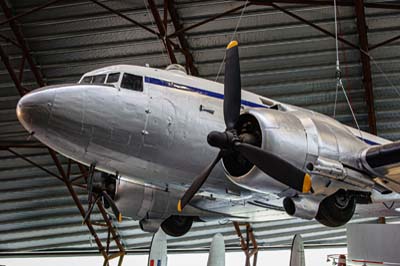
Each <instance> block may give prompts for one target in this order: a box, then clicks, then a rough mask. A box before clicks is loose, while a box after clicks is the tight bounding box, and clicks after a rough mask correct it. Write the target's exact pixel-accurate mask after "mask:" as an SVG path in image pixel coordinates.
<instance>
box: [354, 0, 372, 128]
mask: <svg viewBox="0 0 400 266" xmlns="http://www.w3.org/2000/svg"><path fill="white" fill-rule="evenodd" d="M354 6H355V12H356V18H357V30H358V36H359V41H360V48H361V50H362V52H360V56H361V64H362V70H363V85H364V89H365V100H366V103H367V107H368V125H369V131H370V132H371V133H372V134H375V135H376V134H377V128H376V116H375V106H374V93H373V85H372V73H371V62H370V58H369V56H368V35H367V24H366V21H365V10H364V0H354Z"/></svg>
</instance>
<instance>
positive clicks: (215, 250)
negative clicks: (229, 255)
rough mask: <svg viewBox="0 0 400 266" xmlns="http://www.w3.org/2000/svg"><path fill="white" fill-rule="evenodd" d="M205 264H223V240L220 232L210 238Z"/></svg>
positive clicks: (212, 265) (214, 265) (221, 265)
mask: <svg viewBox="0 0 400 266" xmlns="http://www.w3.org/2000/svg"><path fill="white" fill-rule="evenodd" d="M207 266H225V242H224V237H223V236H222V235H221V234H216V235H214V237H213V239H212V242H211V247H210V253H209V255H208V261H207Z"/></svg>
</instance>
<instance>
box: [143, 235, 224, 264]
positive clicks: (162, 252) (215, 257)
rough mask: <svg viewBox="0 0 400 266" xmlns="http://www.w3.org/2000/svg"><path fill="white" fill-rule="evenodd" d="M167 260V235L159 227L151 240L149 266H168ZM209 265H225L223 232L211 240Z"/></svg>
mask: <svg viewBox="0 0 400 266" xmlns="http://www.w3.org/2000/svg"><path fill="white" fill-rule="evenodd" d="M167 261H168V258H167V236H166V235H165V233H164V231H162V230H160V229H159V230H158V231H157V232H156V233H155V234H154V236H153V239H152V241H151V247H150V254H149V263H148V266H167ZM188 264H190V263H188ZM207 266H225V242H224V237H223V236H222V235H221V234H216V235H214V237H213V239H212V241H211V246H210V252H209V254H208V260H207Z"/></svg>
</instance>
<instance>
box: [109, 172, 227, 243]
mask: <svg viewBox="0 0 400 266" xmlns="http://www.w3.org/2000/svg"><path fill="white" fill-rule="evenodd" d="M113 180H115V178H113ZM103 182H105V180H103ZM114 187H115V188H116V189H115V193H114V198H115V203H116V205H117V206H118V208H119V210H120V211H121V213H122V214H123V216H127V217H131V218H132V219H134V220H139V221H140V222H139V225H140V227H141V229H142V230H143V231H146V232H153V233H154V232H156V231H157V230H158V228H160V227H161V228H162V229H163V230H164V232H165V233H167V234H168V235H170V236H181V235H184V234H185V233H187V232H188V231H189V230H190V228H191V226H192V223H193V221H194V220H196V219H201V220H208V219H215V218H221V217H222V216H221V214H218V213H213V212H209V211H205V210H201V209H197V208H195V207H193V206H190V205H189V206H187V207H186V208H185V209H184V210H183V211H182V212H178V210H177V208H176V206H177V202H178V200H179V198H180V196H181V195H182V193H183V192H182V191H177V190H174V189H168V190H167V189H161V188H158V187H155V186H152V185H147V184H139V183H135V182H133V181H131V180H130V179H124V178H120V179H118V180H117V181H116V184H115V186H114ZM111 194H112V193H111Z"/></svg>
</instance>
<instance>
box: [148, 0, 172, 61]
mask: <svg viewBox="0 0 400 266" xmlns="http://www.w3.org/2000/svg"><path fill="white" fill-rule="evenodd" d="M147 2H148V3H149V7H150V10H151V13H152V14H153V18H154V21H155V22H156V25H157V28H158V31H159V32H160V39H161V40H162V42H163V44H164V46H165V49H166V50H167V53H168V57H169V59H170V61H171V64H176V63H177V61H176V57H175V54H174V50H173V49H172V46H171V43H170V41H169V39H168V38H167V36H166V35H167V30H166V27H165V25H164V23H163V21H162V19H161V17H160V13H158V8H157V5H156V3H154V1H153V0H147Z"/></svg>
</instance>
